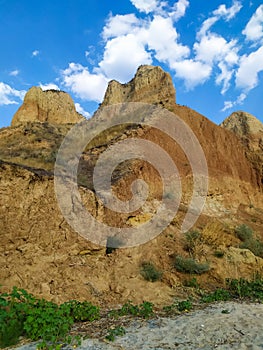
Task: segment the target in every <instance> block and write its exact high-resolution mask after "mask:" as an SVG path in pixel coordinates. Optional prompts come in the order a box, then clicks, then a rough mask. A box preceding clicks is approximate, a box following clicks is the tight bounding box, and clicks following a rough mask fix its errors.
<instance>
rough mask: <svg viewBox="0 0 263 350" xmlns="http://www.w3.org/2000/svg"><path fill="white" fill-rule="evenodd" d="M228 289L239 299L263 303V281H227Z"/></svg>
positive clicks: (257, 279)
mask: <svg viewBox="0 0 263 350" xmlns="http://www.w3.org/2000/svg"><path fill="white" fill-rule="evenodd" d="M227 284H228V288H229V290H230V291H231V293H232V295H233V296H234V297H237V298H249V299H253V300H260V301H263V279H261V278H255V279H254V280H252V281H247V280H245V279H243V278H240V279H227Z"/></svg>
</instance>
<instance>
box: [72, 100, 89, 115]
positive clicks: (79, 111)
mask: <svg viewBox="0 0 263 350" xmlns="http://www.w3.org/2000/svg"><path fill="white" fill-rule="evenodd" d="M75 107H76V111H77V112H78V113H80V114H81V115H83V117H85V118H89V117H90V113H89V112H87V111H85V109H84V108H83V107H82V106H81V105H80V104H79V103H75Z"/></svg>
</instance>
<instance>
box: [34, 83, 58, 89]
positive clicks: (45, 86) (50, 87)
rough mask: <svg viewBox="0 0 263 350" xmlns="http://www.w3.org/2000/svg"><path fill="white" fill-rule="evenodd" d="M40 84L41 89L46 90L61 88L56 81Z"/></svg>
mask: <svg viewBox="0 0 263 350" xmlns="http://www.w3.org/2000/svg"><path fill="white" fill-rule="evenodd" d="M39 86H40V87H41V89H42V90H43V91H46V90H60V89H59V87H58V86H57V85H56V84H54V83H48V84H41V83H40V84H39Z"/></svg>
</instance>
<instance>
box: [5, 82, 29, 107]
mask: <svg viewBox="0 0 263 350" xmlns="http://www.w3.org/2000/svg"><path fill="white" fill-rule="evenodd" d="M25 94H26V91H24V90H20V91H19V90H16V89H14V88H12V87H11V86H10V85H8V84H5V83H3V82H0V105H11V104H18V103H19V102H18V101H17V99H19V100H23V98H24V96H25Z"/></svg>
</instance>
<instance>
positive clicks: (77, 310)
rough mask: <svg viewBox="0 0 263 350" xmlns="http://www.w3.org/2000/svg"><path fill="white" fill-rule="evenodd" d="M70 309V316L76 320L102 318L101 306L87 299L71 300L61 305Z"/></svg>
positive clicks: (90, 320)
mask: <svg viewBox="0 0 263 350" xmlns="http://www.w3.org/2000/svg"><path fill="white" fill-rule="evenodd" d="M63 307H65V308H66V309H67V308H69V309H70V316H72V317H73V320H74V321H89V322H92V321H95V320H99V319H100V308H99V307H97V306H95V305H92V304H91V303H89V302H87V301H83V302H80V301H76V300H70V301H68V302H66V303H64V304H62V305H61V308H63Z"/></svg>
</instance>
